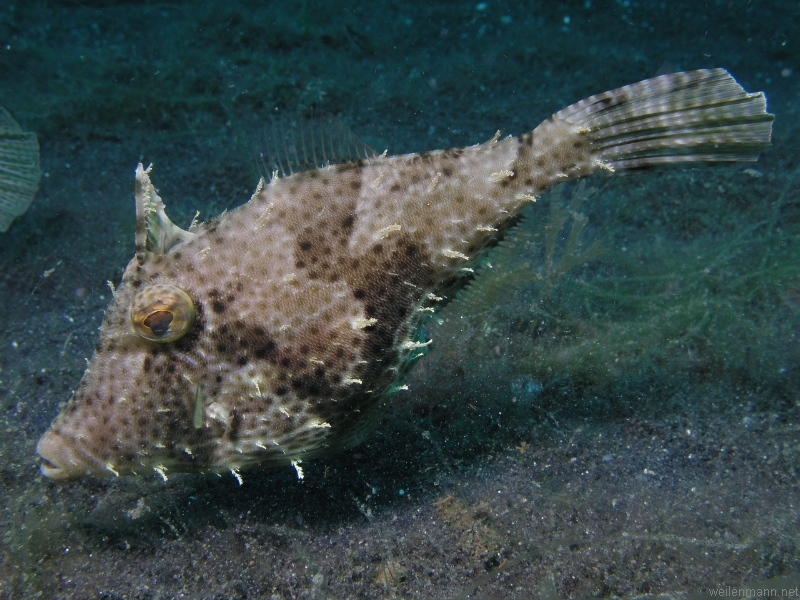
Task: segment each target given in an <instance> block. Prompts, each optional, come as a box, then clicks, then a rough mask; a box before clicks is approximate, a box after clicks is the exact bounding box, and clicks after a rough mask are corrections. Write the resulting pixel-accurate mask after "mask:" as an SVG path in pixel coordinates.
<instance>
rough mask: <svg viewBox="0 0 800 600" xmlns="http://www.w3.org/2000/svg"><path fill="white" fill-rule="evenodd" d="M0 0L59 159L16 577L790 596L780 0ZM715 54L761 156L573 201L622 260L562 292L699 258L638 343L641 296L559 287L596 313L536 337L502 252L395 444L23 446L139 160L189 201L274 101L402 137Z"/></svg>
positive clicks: (2, 341)
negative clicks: (70, 460)
mask: <svg viewBox="0 0 800 600" xmlns="http://www.w3.org/2000/svg"><path fill="white" fill-rule="evenodd" d="M12 4H13V5H12ZM12 4H9V3H6V4H4V5H3V6H2V7H0V105H2V106H4V107H6V108H7V109H8V110H9V111H10V112H11V114H12V115H14V117H15V118H16V119H17V120H18V121H19V123H20V124H21V125H22V126H23V128H24V129H26V130H31V131H35V132H36V133H37V134H38V135H39V139H40V144H41V162H42V170H43V173H44V176H43V178H42V184H41V190H40V192H39V194H38V196H37V198H36V200H35V201H34V203H33V205H32V206H31V208H30V210H29V211H28V212H27V213H26V214H25V215H24V216H23V217H21V218H19V219H18V220H17V221H15V222H14V224H13V225H12V227H11V229H10V231H9V232H7V233H5V234H0V269H1V270H0V286H2V291H0V319H2V327H1V328H0V329H1V330H0V415H1V416H2V430H0V436H1V437H0V598H35V597H41V598H105V599H109V600H110V599H118V598H142V599H143V598H153V599H155V598H197V599H201V598H242V599H243V598H275V599H278V598H394V597H397V598H402V597H415V598H546V599H547V600H555V599H556V598H568V597H589V596H592V597H617V596H621V597H647V596H650V595H662V594H665V595H669V596H673V597H675V596H690V595H692V594H700V593H708V592H710V591H712V590H715V589H718V588H719V587H720V586H733V588H728V593H729V594H732V593H733V592H731V591H730V589H734V591H736V590H739V589H740V588H741V586H743V585H745V584H751V585H754V586H755V588H754V589H761V590H762V591H763V590H764V589H766V588H769V589H777V590H778V593H779V594H780V590H781V589H786V590H788V589H790V588H794V589H795V590H796V589H797V588H796V586H797V585H798V575H797V574H798V572H800V518H799V517H798V515H799V514H800V507H798V503H799V502H800V493H798V492H799V490H798V473H797V467H798V464H799V461H798V457H800V435H799V434H798V426H799V425H800V420H799V417H800V415H798V407H799V406H800V405H799V404H798V398H800V395H799V394H798V391H797V390H798V384H800V368H798V367H800V362H798V361H799V359H800V351H798V345H797V344H798V342H797V334H798V311H800V267H798V264H800V259H799V257H800V252H798V239H800V238H799V237H798V236H800V219H799V218H798V217H800V212H798V201H799V200H800V179H793V178H794V177H796V175H797V173H798V169H799V168H800V156H798V141H797V140H798V139H800V135H799V134H800V126H799V125H798V117H800V8H799V7H800V5H798V4H797V3H796V2H789V1H786V2H777V1H776V2H763V1H742V0H734V1H730V2H719V1H716V2H715V1H708V2H706V1H691V2H688V1H680V2H673V1H670V2H644V1H642V2H635V1H627V0H626V1H624V2H620V1H616V2H612V1H598V0H592V1H591V2H589V1H585V0H581V1H580V2H497V1H489V2H486V3H482V4H477V3H476V2H455V1H454V2H417V3H413V2H412V3H404V2H391V1H386V0H377V1H374V2H357V1H349V2H348V1H345V2H311V1H309V2H255V1H253V2H246V1H238V0H229V1H227V2H219V3H211V2H205V3H202V2H166V1H165V2H113V1H96V2H93V1H91V0H84V1H77V0H76V1H73V2H66V1H65V2H60V3H59V2H53V1H47V0H38V1H35V2H15V3H12ZM716 66H722V67H725V68H727V69H729V70H730V71H731V72H732V73H733V74H734V75H735V76H736V77H737V79H738V80H739V81H740V82H741V83H742V84H743V85H744V86H745V87H746V88H747V89H748V90H750V91H757V90H764V91H765V92H766V94H767V96H768V99H769V106H770V109H771V111H772V112H774V113H775V115H776V122H775V128H774V144H773V146H772V147H771V148H769V149H768V150H767V151H766V152H765V153H764V154H763V156H762V158H761V160H760V161H759V162H758V163H755V164H752V165H733V166H730V167H711V168H707V167H693V168H691V169H672V170H669V171H666V172H661V173H650V174H646V175H637V176H634V177H622V178H616V179H613V180H609V179H605V180H602V181H601V182H600V185H601V187H602V190H601V191H600V192H599V193H598V194H596V195H595V196H594V197H593V198H592V199H591V200H590V201H589V202H587V204H586V205H585V206H584V208H583V209H582V210H584V211H585V212H586V214H587V216H588V217H589V223H590V229H591V230H592V232H593V235H594V236H596V237H597V239H601V240H602V242H603V244H604V246H605V248H606V249H607V250H608V252H607V254H605V255H603V256H601V257H599V258H596V259H593V260H592V261H588V262H587V263H586V264H585V265H582V266H580V267H579V268H577V269H575V270H574V271H573V272H571V273H570V274H569V275H568V276H565V277H564V278H562V281H561V282H560V284H559V285H562V287H561V289H584V288H585V289H590V288H591V289H597V286H601V285H603V278H604V277H612V276H614V277H622V276H621V275H620V274H621V273H622V275H624V272H625V269H626V268H627V267H625V264H628V263H624V261H623V262H619V261H620V260H621V258H620V257H623V256H624V255H625V253H628V258H630V253H632V252H633V253H638V254H637V256H638V259H633V260H632V263H631V264H633V263H635V262H636V260H639V262H641V263H646V264H644V265H639V267H641V268H649V267H650V266H652V267H653V269H654V272H653V273H651V274H650V275H649V276H650V277H651V278H652V281H662V280H663V279H667V280H671V277H672V276H671V275H669V273H667V274H666V275H663V274H662V275H659V270H658V269H659V266H658V264H654V265H651V264H650V263H653V262H654V261H652V260H651V257H652V256H654V255H658V256H661V257H662V259H663V258H664V257H665V256H666V257H670V256H671V257H673V262H672V263H670V264H671V265H672V267H670V268H673V271H671V272H673V273H674V268H675V264H678V265H680V264H681V263H682V262H685V261H688V263H689V264H690V267H691V268H689V267H687V269H688V271H691V272H690V273H688V275H687V274H686V273H684V274H683V275H682V276H681V277H677V276H676V277H675V278H674V281H672V280H671V281H672V283H674V285H673V287H672V288H669V287H665V288H664V293H663V294H661V296H663V298H662V297H661V296H659V302H661V300H663V301H664V304H659V305H658V308H654V305H652V303H650V304H648V302H649V301H645V302H644V305H645V306H644V308H641V307H640V309H641V310H642V311H643V312H642V313H640V314H645V315H647V314H648V312H647V310H648V306H649V307H650V309H651V313H652V315H651V317H652V318H653V319H658V321H657V326H655V325H654V326H649V325H648V324H647V323H644V324H641V323H640V324H639V325H637V326H638V327H641V328H643V329H642V331H647V332H648V334H647V336H644V337H642V336H640V337H639V338H638V341H639V342H641V343H640V344H639V345H638V346H637V337H636V336H633V337H632V336H631V334H630V328H628V329H625V327H622V328H621V329H615V327H617V325H615V323H617V324H618V323H620V322H622V323H627V321H626V319H628V318H629V317H630V315H629V314H628V313H626V312H625V311H626V310H629V308H626V307H629V306H630V303H629V301H630V298H627V299H626V300H625V302H628V304H626V303H625V302H622V303H621V304H620V306H621V308H619V310H617V312H616V313H615V312H614V306H616V304H615V301H610V302H609V303H608V305H604V308H603V307H601V308H599V309H594V308H588V305H589V302H588V300H585V299H582V297H577V299H576V296H567V295H566V293H565V295H564V298H566V299H565V300H563V303H564V306H572V305H573V304H574V305H575V306H576V307H578V308H576V309H575V310H574V311H573V312H572V313H570V314H573V315H575V314H577V315H578V316H579V317H580V318H576V319H575V320H573V321H572V322H577V323H579V324H580V328H579V329H578V330H577V331H576V330H559V328H558V327H554V328H552V329H549V327H550V321H548V319H546V318H545V319H543V318H541V311H540V312H537V309H536V303H537V300H536V297H535V295H534V294H533V292H531V293H526V288H525V286H524V285H523V286H514V285H512V284H513V280H515V278H520V279H522V280H524V279H525V278H524V275H522V273H523V271H522V270H521V269H522V267H521V266H520V265H524V264H529V263H527V262H524V261H521V260H520V262H519V263H518V262H517V261H515V260H511V261H510V262H507V263H506V264H504V265H500V267H501V268H502V269H501V272H502V274H503V276H504V277H506V281H507V282H508V287H509V288H510V289H509V290H508V292H507V293H500V294H495V295H496V296H498V298H496V299H494V300H492V302H491V304H488V301H487V303H486V304H488V305H487V306H481V308H480V310H479V311H478V312H474V310H473V309H474V306H476V303H475V302H473V303H472V304H469V305H467V307H466V308H465V307H464V306H463V305H459V303H458V302H455V303H453V304H451V305H450V306H449V307H447V308H446V309H445V310H444V311H442V313H441V315H440V316H441V318H442V319H443V320H444V323H443V324H442V325H441V326H436V325H433V324H431V326H430V328H429V329H428V334H429V335H430V336H431V337H432V338H433V339H434V344H433V347H432V351H431V353H430V355H429V356H427V357H426V358H424V359H423V360H422V361H421V364H419V365H418V366H417V368H416V369H415V371H414V372H413V373H412V375H411V376H410V378H409V379H408V381H407V384H408V386H409V388H410V389H409V391H407V392H404V393H401V394H398V395H396V396H394V397H393V398H392V402H391V404H390V405H389V406H388V407H387V413H386V419H385V423H384V424H383V426H382V428H381V431H380V434H379V435H377V436H376V437H375V438H373V439H372V440H370V441H368V442H366V443H364V444H362V445H361V446H359V447H357V448H355V449H353V450H351V451H349V452H346V453H344V454H341V455H338V456H332V457H328V458H323V459H318V460H316V461H313V462H309V463H306V464H304V467H305V479H304V481H302V482H301V481H298V479H297V477H296V476H295V472H294V470H293V469H291V468H284V469H274V470H252V471H246V472H244V473H243V477H244V485H242V486H241V487H240V486H239V485H238V484H237V481H236V480H235V479H234V478H233V477H232V476H223V477H216V476H199V475H186V476H172V477H170V479H169V481H168V482H166V483H165V482H163V481H162V480H161V479H160V478H159V477H157V476H155V475H154V476H150V477H138V478H121V479H119V480H102V481H82V482H77V483H70V484H67V485H57V484H55V483H52V482H50V481H48V480H46V479H44V478H43V477H42V476H40V475H39V473H38V461H37V458H36V456H35V451H34V448H35V444H36V441H37V439H38V437H39V436H40V435H41V434H42V433H43V431H44V430H45V429H46V427H47V425H48V424H49V422H50V420H51V419H52V418H53V417H55V415H56V413H57V412H58V410H59V405H61V404H62V403H63V402H65V401H66V400H67V398H68V397H69V395H70V391H71V390H72V389H74V388H75V387H76V386H77V384H78V382H79V379H80V377H81V374H82V372H83V369H84V367H85V362H84V358H85V357H88V356H90V355H91V352H92V347H93V345H94V342H95V340H96V337H97V327H98V326H99V323H100V321H101V318H102V312H103V309H104V308H105V306H106V305H107V303H108V301H109V300H110V292H109V289H108V287H107V286H106V281H107V280H111V281H118V280H119V278H120V276H121V271H122V268H123V267H124V266H125V264H126V263H127V261H128V260H129V259H130V258H131V257H132V255H133V227H134V204H133V194H132V188H133V171H134V167H135V166H136V164H137V162H139V161H140V160H141V161H144V162H145V163H150V162H152V163H154V164H155V170H154V175H153V178H154V181H155V183H156V185H157V186H158V187H159V189H160V192H161V195H162V197H163V198H164V199H165V201H166V202H167V207H168V212H169V213H170V215H171V216H172V217H173V219H174V220H175V221H176V222H177V223H179V224H188V222H189V221H190V220H191V217H192V215H193V214H194V211H195V210H200V211H201V218H207V217H210V216H214V215H215V214H217V213H219V212H221V211H222V210H224V209H226V208H232V207H234V206H236V205H238V204H241V203H243V202H244V201H246V200H247V199H248V198H249V195H250V194H251V193H252V190H253V189H254V187H255V185H256V182H257V178H258V172H257V169H256V168H255V166H254V161H253V150H252V147H253V143H254V142H255V140H256V138H257V134H258V131H259V129H260V127H261V125H263V124H264V123H265V122H267V121H268V120H269V119H270V117H272V116H273V115H275V114H298V113H299V114H301V115H308V114H309V113H310V111H311V110H312V109H322V110H324V111H326V112H328V113H332V114H334V115H336V116H338V117H340V118H341V119H342V121H343V122H344V123H345V124H347V125H348V126H349V127H351V128H352V129H353V130H354V131H355V132H356V133H357V134H359V135H360V136H361V137H362V138H363V139H364V140H365V141H366V142H367V143H369V144H370V145H371V146H372V147H374V148H375V149H376V150H378V151H382V150H383V149H385V148H387V149H388V150H389V152H390V153H393V154H395V153H403V152H412V151H422V150H430V149H434V148H442V147H452V146H463V145H469V144H474V143H479V142H482V141H485V140H486V139H488V138H490V137H491V136H492V135H493V134H494V132H495V131H496V130H498V129H501V130H503V131H505V132H508V133H521V132H524V131H527V130H530V129H532V128H533V127H534V126H535V125H537V124H538V123H539V122H540V121H541V120H542V119H544V118H546V117H547V116H548V115H549V114H551V113H552V112H554V111H556V110H558V109H560V108H562V107H564V106H566V105H567V104H569V103H571V102H574V101H577V100H579V99H580V98H583V97H585V96H588V95H590V94H592V93H596V92H600V91H603V90H606V89H610V88H613V87H616V86H619V85H624V84H626V83H631V82H634V81H638V80H640V79H644V78H646V77H649V76H653V75H655V74H657V73H659V72H665V71H670V70H678V69H693V68H703V67H716ZM748 169H749V170H748ZM533 210H536V207H534V209H533ZM536 218H537V217H536V213H533V218H532V222H535V220H536ZM659 248H660V250H659V251H658V253H656V254H648V253H649V252H651V251H652V252H654V253H655V252H656V250H655V249H659ZM715 252H716V254H715ZM726 253H727V254H726ZM684 256H685V257H686V258H685V261H684ZM706 256H708V257H709V258H708V260H707V262H706V263H704V262H703V261H704V260H706V259H705V257H706ZM649 257H650V258H649ZM675 257H677V258H675ZM615 261H617V262H615ZM676 261H677V262H676ZM655 262H658V261H655ZM666 262H669V261H668V260H667V261H666ZM621 265H622V266H621ZM515 266H516V267H517V269H518V270H517V271H515V270H514V268H515ZM629 266H630V265H629ZM639 267H637V268H639ZM495 276H496V275H495ZM659 277H661V278H662V279H659ZM692 277H695V278H694V279H692ZM570 278H571V279H570ZM570 281H571V282H572V283H571V286H572V287H569V286H570V284H569V282H570ZM620 281H621V282H622V283H620V285H623V286H624V285H625V281H624V277H623V278H622V279H620ZM688 281H692V282H693V283H692V284H691V285H689V284H688V283H687V282H688ZM587 282H588V283H587ZM662 283H663V281H662ZM654 285H655V284H654ZM658 285H661V284H658ZM565 286H566V287H565ZM581 286H583V287H581ZM592 286H595V287H594V288H593V287H592ZM682 286H683V287H682ZM687 286H688V288H687ZM501 289H503V286H501ZM675 289H677V290H678V291H677V292H676V291H675ZM682 289H688V290H689V291H688V292H686V293H682V292H680V290H682ZM670 290H671V291H670ZM479 291H480V290H478V292H479ZM659 293H660V292H659ZM671 294H674V295H675V297H676V298H677V299H676V300H675V302H677V305H675V306H673V305H672V304H670V302H672V300H671V298H672V296H671ZM587 297H588V296H587ZM570 298H571V300H570ZM570 302H571V303H572V304H570ZM681 303H683V304H681ZM480 304H481V303H480V302H477V305H480ZM551 304H552V303H551ZM690 305H691V306H693V307H695V308H696V307H698V306H699V307H701V308H700V309H699V312H698V313H697V315H699V316H692V315H693V314H694V313H691V311H689V310H688V309H686V307H687V306H690ZM609 306H610V308H609ZM581 307H583V308H581ZM664 307H666V308H664ZM468 309H469V310H473V312H474V314H467V313H468V312H469V310H468ZM584 309H585V310H584ZM551 310H552V309H551ZM564 310H565V311H566V309H564ZM581 311H583V313H581ZM550 314H551V315H554V316H553V320H554V321H553V322H556V321H558V318H559V317H558V315H557V314H555V313H552V312H551V313H550ZM531 315H534V316H531ZM535 315H539V316H538V317H536V316H535ZM672 315H684V316H686V315H689V316H688V317H686V318H685V319H684V320H683V321H680V320H679V319H678V317H675V318H673V316H672ZM562 316H563V315H562ZM723 316H724V318H723ZM564 318H566V317H564ZM648 318H650V317H648ZM604 319H605V320H604ZM562 321H563V319H562ZM626 327H627V325H626ZM648 327H649V329H648ZM626 335H627V336H628V337H627V338H626V337H625V336H626ZM619 339H622V341H621V342H620V341H619ZM564 340H568V343H567V342H565V341H564ZM614 344H617V345H614ZM590 346H591V347H593V348H594V351H592V352H589V353H588V354H587V353H586V352H585V351H584V350H585V348H586V347H590ZM628 347H636V351H635V352H627V353H626V351H625V348H628ZM542 348H544V349H542ZM581 349H583V350H581ZM586 356H591V357H592V359H591V361H589V362H587V360H586V359H585V357H586ZM543 361H544V362H546V363H547V368H546V369H542V368H540V366H541V364H542V363H543ZM592 361H594V362H592ZM537 369H538V370H537ZM764 582H766V583H764Z"/></svg>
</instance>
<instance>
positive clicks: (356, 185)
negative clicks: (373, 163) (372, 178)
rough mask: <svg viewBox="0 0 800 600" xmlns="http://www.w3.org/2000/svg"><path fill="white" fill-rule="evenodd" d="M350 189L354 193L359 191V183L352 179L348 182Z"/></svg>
mask: <svg viewBox="0 0 800 600" xmlns="http://www.w3.org/2000/svg"><path fill="white" fill-rule="evenodd" d="M350 189H352V190H354V191H358V190H360V189H361V182H360V181H358V180H355V179H354V180H353V181H351V182H350Z"/></svg>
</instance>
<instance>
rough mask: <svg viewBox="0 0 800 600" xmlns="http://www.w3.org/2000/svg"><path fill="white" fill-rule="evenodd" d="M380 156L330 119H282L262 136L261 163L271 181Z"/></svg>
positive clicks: (259, 142) (269, 127)
mask: <svg viewBox="0 0 800 600" xmlns="http://www.w3.org/2000/svg"><path fill="white" fill-rule="evenodd" d="M377 156H378V154H377V153H376V152H375V151H374V150H373V149H372V148H370V147H369V146H367V145H366V144H365V143H364V142H362V141H361V139H359V137H358V136H357V135H356V134H354V133H353V132H352V131H351V130H350V129H349V128H348V127H347V126H346V125H344V123H342V121H341V120H340V119H338V118H336V117H332V116H329V115H321V116H317V117H314V118H312V119H306V120H303V119H289V118H286V117H284V118H279V119H275V120H273V121H272V122H271V123H269V124H267V125H266V126H265V127H264V131H263V132H262V134H261V135H260V136H259V140H258V148H257V159H258V163H259V169H260V171H261V175H262V176H263V177H264V179H266V180H267V181H269V180H271V179H272V178H273V177H274V176H275V174H276V173H277V175H278V176H279V177H286V176H288V175H292V174H294V173H299V172H301V171H311V170H313V169H319V168H320V167H327V166H330V165H336V164H342V163H350V162H356V161H359V160H370V159H373V158H377Z"/></svg>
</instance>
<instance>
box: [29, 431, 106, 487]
mask: <svg viewBox="0 0 800 600" xmlns="http://www.w3.org/2000/svg"><path fill="white" fill-rule="evenodd" d="M36 452H37V453H38V454H39V456H41V457H42V464H41V466H40V467H39V471H40V472H41V474H42V475H44V476H45V477H47V478H48V479H52V480H53V481H58V482H64V481H71V480H74V479H80V478H82V477H89V476H93V477H109V476H111V475H112V473H111V472H110V471H109V469H108V468H107V467H105V466H104V465H103V464H102V463H101V462H100V461H99V460H98V459H97V458H95V457H93V456H92V455H91V454H90V453H89V452H87V451H86V450H85V449H84V448H81V447H79V445H78V444H77V443H76V441H75V440H74V439H72V438H68V437H65V436H63V435H61V434H59V433H56V432H55V431H53V430H52V429H49V430H47V431H46V432H45V434H44V435H43V436H42V437H41V438H40V439H39V443H38V444H36Z"/></svg>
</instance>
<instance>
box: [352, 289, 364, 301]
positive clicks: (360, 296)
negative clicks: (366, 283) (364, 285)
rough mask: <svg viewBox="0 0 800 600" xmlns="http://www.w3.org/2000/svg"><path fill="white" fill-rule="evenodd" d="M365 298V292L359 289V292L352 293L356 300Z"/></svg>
mask: <svg viewBox="0 0 800 600" xmlns="http://www.w3.org/2000/svg"><path fill="white" fill-rule="evenodd" d="M366 296H367V292H365V291H364V290H360V289H359V290H356V291H354V292H353V297H354V298H355V299H356V300H363V299H364V298H365V297H366Z"/></svg>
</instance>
